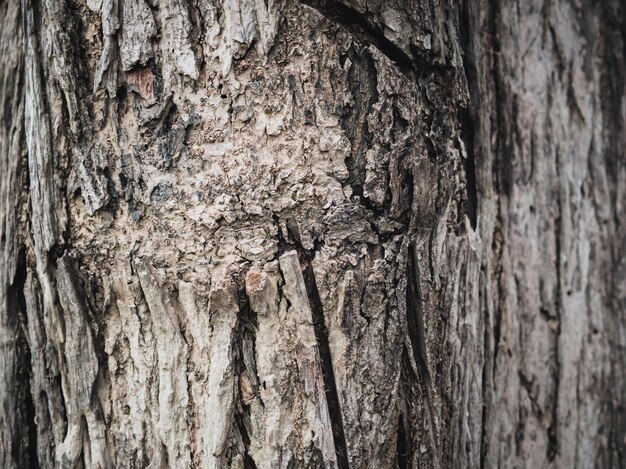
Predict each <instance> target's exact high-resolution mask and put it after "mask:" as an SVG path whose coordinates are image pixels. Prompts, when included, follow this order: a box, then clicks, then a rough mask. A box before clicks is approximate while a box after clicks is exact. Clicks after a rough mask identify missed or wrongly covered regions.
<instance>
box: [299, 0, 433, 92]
mask: <svg viewBox="0 0 626 469" xmlns="http://www.w3.org/2000/svg"><path fill="white" fill-rule="evenodd" d="M301 2H302V4H303V5H306V6H309V7H311V8H313V9H314V10H316V11H317V12H319V13H320V14H321V15H322V16H324V17H325V18H327V19H328V20H329V21H331V22H332V23H334V24H337V25H339V26H341V27H342V28H343V29H345V30H346V31H348V32H349V33H350V34H351V35H352V36H353V37H354V38H355V39H356V40H357V41H359V42H360V43H362V44H364V45H372V46H375V47H376V48H377V49H378V50H379V51H380V52H382V53H383V54H384V55H385V56H386V57H387V58H388V59H389V60H391V61H392V62H393V63H394V64H395V65H396V66H397V67H398V69H399V70H400V71H401V72H402V74H404V75H405V76H406V77H408V78H409V79H411V80H413V81H414V80H415V78H416V77H417V75H418V74H417V69H418V67H417V65H418V64H417V62H422V61H423V59H421V58H420V57H415V56H414V57H411V56H409V55H408V54H407V53H406V52H404V51H403V50H402V49H401V48H400V47H399V46H397V45H396V44H394V43H393V42H392V41H390V40H389V39H388V38H387V37H385V35H384V33H383V32H382V31H380V30H378V29H377V28H375V27H373V26H372V25H371V24H370V22H369V21H368V20H367V18H366V17H365V15H363V14H361V13H360V12H358V11H357V10H355V9H354V8H350V7H349V6H347V5H344V4H343V3H341V2H338V1H335V0H301ZM420 65H425V61H424V64H421V63H420Z"/></svg>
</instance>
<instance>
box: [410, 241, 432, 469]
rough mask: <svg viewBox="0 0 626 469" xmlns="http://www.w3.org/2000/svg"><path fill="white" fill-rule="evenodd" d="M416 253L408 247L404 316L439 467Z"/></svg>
mask: <svg viewBox="0 0 626 469" xmlns="http://www.w3.org/2000/svg"><path fill="white" fill-rule="evenodd" d="M416 257H417V252H416V251H415V247H414V246H413V244H410V245H409V248H408V255H407V286H406V309H407V311H406V315H407V325H408V333H409V339H410V342H411V348H412V351H413V357H414V358H415V364H416V366H417V368H418V370H417V371H418V375H419V377H420V381H421V383H422V388H423V391H424V397H425V399H424V400H425V404H426V411H427V412H426V417H427V420H428V434H429V437H430V444H431V447H432V451H433V462H434V465H435V467H439V464H438V459H439V445H438V442H437V430H436V428H435V412H434V409H433V396H432V380H431V376H430V370H429V369H428V359H427V356H426V338H425V333H424V317H423V312H422V307H421V293H420V286H419V267H418V265H417V258H416Z"/></svg>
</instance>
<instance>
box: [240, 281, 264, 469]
mask: <svg viewBox="0 0 626 469" xmlns="http://www.w3.org/2000/svg"><path fill="white" fill-rule="evenodd" d="M237 303H238V305H239V321H238V325H237V327H238V331H237V335H236V341H237V343H236V350H237V358H236V369H237V376H238V378H239V403H238V404H237V406H236V411H235V424H236V425H237V429H238V430H239V433H240V435H241V440H242V443H243V450H244V451H243V454H242V456H243V467H244V469H256V467H257V466H256V462H255V461H254V459H253V458H252V455H251V454H250V432H251V422H250V405H251V404H252V402H253V400H255V399H258V398H259V397H258V378H257V370H256V362H255V360H256V331H257V328H258V321H257V315H256V313H255V312H254V311H253V310H252V308H251V307H250V302H249V300H248V296H247V295H246V292H245V290H244V289H241V290H239V291H238V292H237ZM243 380H245V384H244V383H243V382H242V381H243ZM250 387H251V388H252V389H250ZM244 389H245V391H244ZM244 392H245V394H244Z"/></svg>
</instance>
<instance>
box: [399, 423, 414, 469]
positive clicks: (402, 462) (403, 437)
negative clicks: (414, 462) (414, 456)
mask: <svg viewBox="0 0 626 469" xmlns="http://www.w3.org/2000/svg"><path fill="white" fill-rule="evenodd" d="M410 447H411V446H410V441H409V439H408V436H407V431H406V428H405V425H404V416H403V415H402V413H400V416H399V417H398V429H397V435H396V463H397V464H398V469H408V468H409V467H411V452H410V449H409V448H410Z"/></svg>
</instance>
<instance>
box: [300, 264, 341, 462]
mask: <svg viewBox="0 0 626 469" xmlns="http://www.w3.org/2000/svg"><path fill="white" fill-rule="evenodd" d="M312 261H313V254H306V253H305V259H304V262H303V270H302V276H303V277H304V285H305V287H306V292H307V296H308V298H309V305H310V307H311V313H312V314H313V328H314V329H315V339H316V340H317V346H318V349H319V354H320V362H321V365H322V376H323V379H324V389H325V390H326V402H327V403H328V413H329V414H330V421H331V425H332V430H333V440H334V442H335V453H336V455H337V467H338V468H339V469H348V468H349V467H350V465H349V463H348V445H347V443H346V436H345V433H344V429H343V417H342V414H341V406H340V404H339V393H338V392H337V384H336V382H335V373H334V371H333V362H332V358H331V355H330V346H329V344H328V329H327V328H326V324H325V320H324V308H323V306H322V300H321V298H320V294H319V291H318V289H317V282H316V281H315V272H313V265H312ZM301 262H302V261H301Z"/></svg>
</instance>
